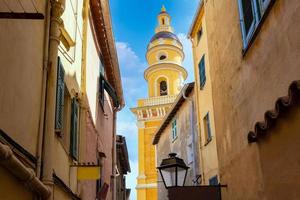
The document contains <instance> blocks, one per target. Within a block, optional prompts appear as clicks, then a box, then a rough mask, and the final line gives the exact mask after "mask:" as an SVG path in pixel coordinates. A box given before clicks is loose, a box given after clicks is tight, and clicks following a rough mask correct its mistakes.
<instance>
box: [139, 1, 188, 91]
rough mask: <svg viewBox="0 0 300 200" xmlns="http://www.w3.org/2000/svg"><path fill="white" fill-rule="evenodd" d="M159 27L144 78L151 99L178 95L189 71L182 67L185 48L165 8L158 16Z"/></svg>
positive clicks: (150, 50)
mask: <svg viewBox="0 0 300 200" xmlns="http://www.w3.org/2000/svg"><path fill="white" fill-rule="evenodd" d="M157 21H158V25H157V27H156V29H155V34H154V36H153V37H152V38H151V40H150V42H149V44H148V46H147V52H146V59H147V62H148V68H147V69H146V70H145V72H144V77H145V79H146V80H147V81H148V95H149V97H155V96H163V95H177V94H178V93H179V92H180V90H181V87H182V84H183V80H185V79H186V78H187V71H186V70H185V69H184V68H183V67H182V62H183V60H184V52H183V46H182V44H181V42H180V40H179V38H178V37H177V35H176V34H174V31H173V27H172V26H171V16H170V15H169V14H168V13H167V11H166V8H165V7H164V6H163V7H162V9H161V12H160V13H159V15H158V16H157Z"/></svg>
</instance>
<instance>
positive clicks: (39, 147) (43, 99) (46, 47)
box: [36, 1, 51, 178]
mask: <svg viewBox="0 0 300 200" xmlns="http://www.w3.org/2000/svg"><path fill="white" fill-rule="evenodd" d="M50 11H51V7H50V2H49V1H47V2H46V9H45V13H46V21H45V36H44V38H45V39H44V60H43V77H42V93H41V94H42V97H41V108H40V119H39V135H38V144H37V154H36V155H37V167H36V175H37V177H38V178H40V177H41V164H42V148H43V138H44V119H45V106H46V83H47V68H48V52H49V51H48V50H49V29H50Z"/></svg>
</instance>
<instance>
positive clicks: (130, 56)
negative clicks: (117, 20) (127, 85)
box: [116, 42, 146, 71]
mask: <svg viewBox="0 0 300 200" xmlns="http://www.w3.org/2000/svg"><path fill="white" fill-rule="evenodd" d="M116 48H117V52H118V59H119V62H120V65H121V69H122V67H125V68H126V69H137V70H139V71H140V70H144V68H145V66H146V63H143V62H142V61H141V60H140V58H139V57H138V56H137V55H136V53H135V52H134V51H133V50H132V49H131V47H130V45H129V44H128V43H126V42H116Z"/></svg>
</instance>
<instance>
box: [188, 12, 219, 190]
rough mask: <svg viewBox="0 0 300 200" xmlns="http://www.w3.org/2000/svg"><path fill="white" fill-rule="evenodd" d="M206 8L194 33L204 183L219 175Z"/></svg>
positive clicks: (197, 105) (198, 19) (197, 22)
mask: <svg viewBox="0 0 300 200" xmlns="http://www.w3.org/2000/svg"><path fill="white" fill-rule="evenodd" d="M204 12H205V11H204V8H203V7H202V9H201V11H200V15H199V17H198V18H197V20H196V22H195V23H196V27H195V29H194V31H193V34H192V36H191V37H192V43H193V59H194V72H195V73H194V74H195V86H196V102H197V103H196V107H197V119H198V127H200V129H199V136H200V138H199V140H200V151H199V152H200V155H199V156H200V157H201V161H200V163H201V166H200V167H201V171H202V173H203V174H204V176H203V174H202V178H203V181H202V183H203V184H208V182H209V178H211V177H213V176H215V175H218V156H217V146H216V133H215V121H214V108H213V98H212V85H211V78H210V65H209V54H208V46H207V29H206V23H205V15H204ZM200 29H202V36H201V38H200V40H198V38H197V32H198V31H199V30H200ZM202 56H205V74H206V82H205V85H204V87H203V88H202V89H200V76H199V67H198V64H199V62H200V60H201V58H202ZM207 113H209V119H210V128H211V133H212V140H211V141H210V142H209V143H207V141H206V140H205V138H206V136H205V130H204V127H205V124H204V121H203V119H204V117H205V115H206V114H207Z"/></svg>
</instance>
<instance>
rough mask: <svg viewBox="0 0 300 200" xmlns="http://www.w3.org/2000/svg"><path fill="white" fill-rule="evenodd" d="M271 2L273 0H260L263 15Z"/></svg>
mask: <svg viewBox="0 0 300 200" xmlns="http://www.w3.org/2000/svg"><path fill="white" fill-rule="evenodd" d="M270 2H271V0H265V1H264V0H259V4H260V9H261V13H262V15H263V14H264V13H265V11H266V10H267V8H268V7H269V5H270Z"/></svg>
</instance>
